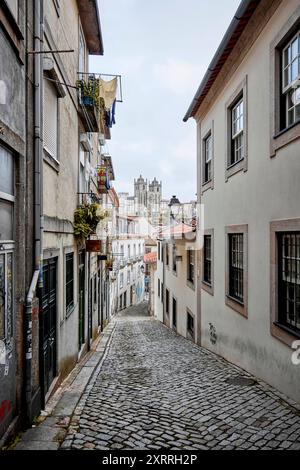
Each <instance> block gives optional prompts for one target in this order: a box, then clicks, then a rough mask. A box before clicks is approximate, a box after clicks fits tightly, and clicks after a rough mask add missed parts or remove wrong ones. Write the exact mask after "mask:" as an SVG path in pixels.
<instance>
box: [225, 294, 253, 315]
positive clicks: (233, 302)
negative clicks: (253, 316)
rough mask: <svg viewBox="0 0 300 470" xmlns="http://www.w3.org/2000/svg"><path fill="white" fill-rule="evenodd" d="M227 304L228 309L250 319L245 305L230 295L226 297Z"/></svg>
mask: <svg viewBox="0 0 300 470" xmlns="http://www.w3.org/2000/svg"><path fill="white" fill-rule="evenodd" d="M225 304H226V305H227V307H230V308H231V309H232V310H234V311H236V312H238V313H239V314H240V315H242V316H243V317H245V318H248V311H247V308H246V305H245V304H244V303H242V302H240V301H239V300H237V299H234V298H233V297H231V296H230V295H226V298H225Z"/></svg>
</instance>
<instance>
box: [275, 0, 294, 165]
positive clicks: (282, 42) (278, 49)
mask: <svg viewBox="0 0 300 470" xmlns="http://www.w3.org/2000/svg"><path fill="white" fill-rule="evenodd" d="M299 37H300V6H298V7H297V8H296V10H295V11H294V13H293V14H292V15H290V16H289V18H288V20H287V21H286V22H285V23H284V24H283V25H282V27H281V29H280V30H279V31H278V32H277V35H276V36H275V37H274V39H273V41H272V43H271V45H270V64H271V72H272V73H271V77H270V79H271V80H270V97H271V100H270V103H271V109H270V131H271V135H270V137H271V138H270V157H271V158H273V157H276V156H279V155H280V152H278V150H279V149H281V148H283V147H285V146H286V145H288V144H289V143H291V142H295V141H296V140H297V139H299V137H300V82H299V78H300V56H299V53H300V46H299Z"/></svg>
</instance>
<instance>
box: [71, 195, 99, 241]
mask: <svg viewBox="0 0 300 470" xmlns="http://www.w3.org/2000/svg"><path fill="white" fill-rule="evenodd" d="M106 217H107V213H106V211H105V210H104V209H103V208H102V207H101V206H100V204H96V203H92V204H82V205H80V206H79V207H78V208H77V209H76V210H75V212H74V223H73V225H74V235H75V237H77V238H79V239H87V238H88V237H89V236H90V235H91V234H92V233H95V232H96V228H97V225H98V224H99V222H100V221H101V220H103V219H105V218H106Z"/></svg>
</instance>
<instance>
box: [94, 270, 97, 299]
mask: <svg viewBox="0 0 300 470" xmlns="http://www.w3.org/2000/svg"><path fill="white" fill-rule="evenodd" d="M96 304H97V274H95V275H94V306H95V305H96Z"/></svg>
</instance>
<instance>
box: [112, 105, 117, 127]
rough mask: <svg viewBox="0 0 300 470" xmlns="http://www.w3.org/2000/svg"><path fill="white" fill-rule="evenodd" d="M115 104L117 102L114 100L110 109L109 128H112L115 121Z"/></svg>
mask: <svg viewBox="0 0 300 470" xmlns="http://www.w3.org/2000/svg"><path fill="white" fill-rule="evenodd" d="M116 102H117V100H115V101H114V102H113V105H112V108H111V115H110V122H111V126H110V127H112V126H113V124H116V120H115V114H116Z"/></svg>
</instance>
